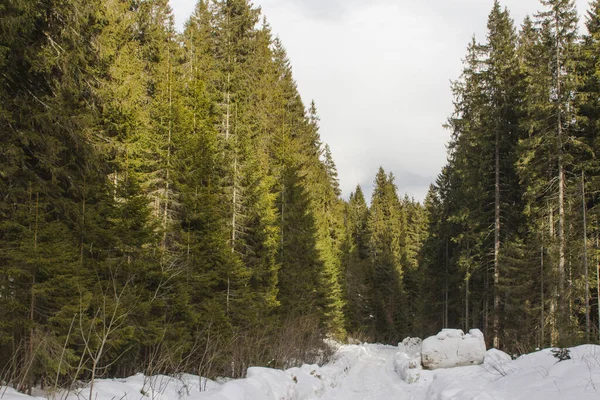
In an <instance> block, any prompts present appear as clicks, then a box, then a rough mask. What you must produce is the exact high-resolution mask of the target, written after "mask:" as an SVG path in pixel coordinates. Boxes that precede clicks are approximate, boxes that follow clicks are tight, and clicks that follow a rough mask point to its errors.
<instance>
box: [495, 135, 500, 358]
mask: <svg viewBox="0 0 600 400" xmlns="http://www.w3.org/2000/svg"><path fill="white" fill-rule="evenodd" d="M495 147H496V148H495V153H496V154H495V156H496V163H495V164H496V165H495V170H496V171H495V172H496V182H495V188H494V192H495V196H494V197H495V204H494V214H495V215H494V320H493V324H494V327H493V330H494V339H493V346H494V347H495V348H499V347H500V337H499V332H500V315H499V314H500V291H499V288H498V286H499V282H500V259H499V257H500V135H499V132H498V128H497V127H496V146H495Z"/></svg>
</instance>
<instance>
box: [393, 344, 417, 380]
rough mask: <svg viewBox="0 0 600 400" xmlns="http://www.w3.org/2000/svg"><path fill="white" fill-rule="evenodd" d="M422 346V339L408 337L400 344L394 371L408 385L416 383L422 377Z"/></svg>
mask: <svg viewBox="0 0 600 400" xmlns="http://www.w3.org/2000/svg"><path fill="white" fill-rule="evenodd" d="M421 344H422V340H421V339H420V338H410V337H407V338H406V339H404V340H403V341H402V342H401V343H399V344H398V350H399V352H398V353H396V357H395V358H394V370H395V371H396V373H397V374H398V376H400V378H401V379H402V380H403V381H405V382H407V383H416V382H418V381H419V378H420V377H421V371H422V370H423V367H422V366H421Z"/></svg>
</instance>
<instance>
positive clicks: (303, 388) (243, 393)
mask: <svg viewBox="0 0 600 400" xmlns="http://www.w3.org/2000/svg"><path fill="white" fill-rule="evenodd" d="M441 336H443V337H444V339H443V340H439V339H437V338H436V337H434V338H435V339H436V340H438V341H446V340H448V339H457V338H461V339H460V340H463V339H462V337H463V335H459V336H457V332H450V333H448V332H446V333H444V334H443V335H441ZM464 336H465V337H467V336H471V337H472V336H473V332H472V333H471V335H464ZM464 340H467V339H464ZM407 344H408V343H404V344H403V345H404V346H405V347H403V348H402V349H404V350H406V352H402V353H401V354H402V355H403V356H404V359H405V360H411V359H412V358H411V356H410V355H409V353H410V352H411V351H412V350H410V349H411V348H412V347H411V346H408V348H407V347H406V345H407ZM399 348H400V347H395V346H383V345H373V344H363V345H360V346H342V347H341V348H340V349H339V350H338V351H337V353H336V355H335V357H334V360H333V361H332V362H330V363H329V364H327V365H325V366H323V367H319V366H317V365H303V366H302V367H300V368H291V369H288V370H286V371H280V370H274V369H269V368H250V369H249V370H248V377H247V378H246V379H240V380H231V381H228V382H225V383H217V382H213V381H210V380H206V379H204V378H200V377H198V376H193V375H177V376H174V377H170V376H164V375H159V376H154V377H145V376H143V375H141V374H139V375H135V376H132V377H130V378H126V379H98V380H97V381H96V384H95V385H94V393H93V399H94V400H206V399H212V400H233V399H235V400H317V399H322V400H336V399H338V400H364V399H409V398H410V399H412V400H508V399H510V400H598V399H600V346H594V345H586V346H579V347H574V348H571V349H570V355H571V359H569V360H565V361H559V360H558V359H557V358H556V357H554V356H553V355H552V349H546V350H542V351H538V352H535V353H532V354H528V355H524V356H522V357H519V358H518V359H516V360H511V359H510V357H509V356H508V355H507V354H505V353H503V352H501V351H498V350H494V349H492V350H489V351H488V352H487V353H485V361H484V363H483V364H482V365H470V366H467V367H457V368H440V369H436V370H422V371H421V375H420V379H419V381H418V382H415V383H413V384H409V383H407V381H404V380H402V379H400V378H399V377H398V374H399V373H398V371H395V370H394V366H395V364H397V363H398V362H397V360H396V359H397V358H398V357H399V352H398V350H399ZM413 349H414V348H413ZM407 362H408V361H407ZM411 369H414V368H407V369H406V370H407V371H410V370H411ZM2 394H3V396H2ZM36 394H37V395H38V396H39V395H40V394H41V393H39V394H38V393H36ZM88 396H89V388H83V389H81V392H79V393H71V394H70V395H69V396H64V393H57V394H56V396H55V397H54V399H62V400H82V399H87V398H88ZM0 398H1V400H44V399H43V398H41V397H30V396H27V395H24V394H21V393H17V392H16V391H14V390H13V389H10V388H8V389H7V388H1V387H0ZM49 398H50V399H52V398H53V397H51V396H50V397H49Z"/></svg>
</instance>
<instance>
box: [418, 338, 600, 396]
mask: <svg viewBox="0 0 600 400" xmlns="http://www.w3.org/2000/svg"><path fill="white" fill-rule="evenodd" d="M570 352H571V358H572V359H571V360H565V361H560V362H559V361H558V360H557V359H556V358H555V357H554V356H553V355H552V352H551V349H546V350H542V351H538V352H535V353H531V354H527V355H524V356H521V357H519V358H518V359H516V360H510V357H509V356H508V355H506V354H503V353H502V352H499V351H498V350H491V351H488V353H487V354H486V361H485V362H484V364H483V365H479V366H470V367H463V368H452V369H440V370H436V371H431V372H432V373H433V374H434V377H433V382H432V383H431V385H430V386H429V388H428V390H427V393H426V395H425V396H424V397H423V399H427V400H467V399H477V400H488V399H489V400H496V399H511V400H598V399H600V346H595V345H584V346H579V347H574V348H571V349H570Z"/></svg>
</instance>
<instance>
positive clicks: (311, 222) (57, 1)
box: [0, 0, 600, 390]
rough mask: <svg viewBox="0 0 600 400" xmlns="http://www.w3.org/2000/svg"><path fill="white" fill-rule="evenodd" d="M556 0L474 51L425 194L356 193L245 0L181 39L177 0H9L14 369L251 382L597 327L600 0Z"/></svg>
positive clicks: (573, 338)
mask: <svg viewBox="0 0 600 400" xmlns="http://www.w3.org/2000/svg"><path fill="white" fill-rule="evenodd" d="M539 8H540V10H541V11H540V12H538V13H537V14H535V15H532V16H531V17H528V18H526V19H525V21H524V22H523V24H522V25H521V26H515V23H514V22H513V19H512V18H511V15H510V11H509V10H508V9H505V8H504V7H503V6H502V5H501V4H500V3H499V2H498V1H496V2H495V4H494V5H493V8H492V9H491V12H490V14H489V19H488V21H487V36H486V37H485V38H478V39H479V40H478V39H475V38H474V39H473V41H472V42H471V43H465V46H466V53H465V55H464V68H463V71H462V75H461V76H460V77H448V78H457V79H456V80H455V81H453V82H452V91H453V94H454V112H453V113H452V115H449V116H448V119H447V121H446V124H445V127H446V132H447V133H448V158H447V163H446V166H445V167H444V168H443V169H442V171H441V172H440V174H439V176H438V178H437V180H436V181H435V183H433V184H432V185H431V187H430V190H429V193H428V194H427V196H426V198H425V200H424V201H422V202H419V201H416V200H414V199H413V198H411V197H409V196H407V195H404V194H402V193H400V191H399V189H398V187H397V186H396V184H395V180H394V175H393V173H391V172H390V171H386V170H384V168H385V166H382V168H380V169H379V171H378V172H377V174H376V176H375V177H374V178H373V182H374V189H373V194H372V196H371V198H370V199H369V198H365V194H364V192H363V189H362V188H361V187H360V186H357V187H356V189H355V191H354V192H353V193H351V194H349V195H346V196H342V192H341V189H340V185H339V181H338V173H337V170H336V165H335V162H334V160H333V157H332V152H331V150H330V148H329V147H328V145H327V144H325V143H324V142H323V141H322V140H321V137H320V132H319V114H318V111H317V106H316V105H315V103H314V102H311V103H310V104H305V103H303V101H302V99H301V97H300V95H299V91H298V88H297V86H296V83H295V81H294V77H293V75H292V67H291V62H290V60H289V59H288V57H287V55H286V50H285V47H284V44H283V43H282V42H281V41H280V40H279V39H277V38H276V36H275V35H274V34H273V33H272V32H271V28H270V26H269V24H268V22H267V20H266V18H265V16H264V15H262V13H261V10H260V8H258V7H256V6H254V5H253V4H252V2H251V1H250V0H199V1H198V3H197V5H196V8H195V11H194V13H193V15H192V16H191V17H190V19H189V20H188V21H187V23H186V24H185V27H184V29H183V31H182V32H178V31H177V30H176V29H175V27H174V17H173V14H172V11H171V9H170V7H169V4H168V1H167V0H68V1H66V0H0V82H1V85H0V382H10V383H11V384H13V385H15V387H18V388H19V389H20V390H27V389H30V388H31V387H33V386H34V385H42V386H46V387H65V386H69V385H72V384H74V383H75V382H77V381H82V380H83V381H85V380H88V381H89V380H91V381H92V382H93V380H94V378H97V377H100V376H102V377H118V376H130V375H133V374H135V373H138V372H143V373H144V374H146V375H152V374H170V373H175V372H190V373H196V374H198V375H201V376H208V377H213V376H229V377H240V376H243V375H244V374H245V371H246V369H247V368H248V367H249V366H252V365H260V366H272V367H278V368H283V367H290V366H293V365H296V364H299V363H302V362H313V363H316V362H319V361H320V360H322V359H323V357H325V356H326V354H325V353H326V351H327V350H326V349H325V346H324V344H323V339H324V338H331V339H335V340H338V341H341V342H344V341H357V340H359V341H371V342H380V343H392V344H397V343H398V341H399V340H402V339H403V338H404V337H406V336H419V337H423V336H425V335H430V334H435V333H436V332H438V331H439V330H440V329H442V328H448V327H452V328H462V329H467V330H468V329H470V328H479V329H481V331H482V332H484V334H485V337H486V340H487V341H488V343H487V344H488V346H490V347H491V346H494V347H497V348H500V349H504V350H505V351H509V352H513V353H522V352H527V351H531V350H533V349H535V348H536V347H542V346H546V347H547V346H571V345H575V344H579V343H593V342H598V335H599V331H598V324H599V322H600V321H599V315H600V314H599V309H598V289H599V287H600V286H599V284H598V272H599V266H600V261H599V258H600V249H599V242H600V134H599V132H600V0H594V1H592V2H591V4H590V8H589V10H588V11H587V13H586V14H585V15H582V16H578V14H577V11H576V9H575V5H574V2H573V0H541V1H540V4H539ZM580 18H583V19H584V20H585V24H586V26H587V30H586V32H584V33H580V32H579V31H581V29H578V24H579V22H578V21H579V19H580ZM317 100H318V99H317ZM348 112H352V111H351V110H348ZM442 122H443V121H440V123H442ZM597 156H598V157H597Z"/></svg>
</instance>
